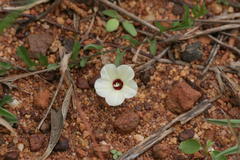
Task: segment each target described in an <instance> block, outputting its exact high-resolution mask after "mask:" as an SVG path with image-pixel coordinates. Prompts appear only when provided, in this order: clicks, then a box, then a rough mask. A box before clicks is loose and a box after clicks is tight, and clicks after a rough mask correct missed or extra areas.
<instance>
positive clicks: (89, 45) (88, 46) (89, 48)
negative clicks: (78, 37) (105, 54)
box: [83, 44, 103, 50]
mask: <svg viewBox="0 0 240 160" xmlns="http://www.w3.org/2000/svg"><path fill="white" fill-rule="evenodd" d="M93 49H96V50H100V49H103V46H101V45H97V44H88V45H86V46H85V47H84V48H83V50H93Z"/></svg>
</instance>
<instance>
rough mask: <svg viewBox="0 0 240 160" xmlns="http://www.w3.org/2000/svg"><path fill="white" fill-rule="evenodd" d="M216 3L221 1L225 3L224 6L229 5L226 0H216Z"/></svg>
mask: <svg viewBox="0 0 240 160" xmlns="http://www.w3.org/2000/svg"><path fill="white" fill-rule="evenodd" d="M217 3H222V4H224V5H226V6H228V5H229V2H228V0H217Z"/></svg>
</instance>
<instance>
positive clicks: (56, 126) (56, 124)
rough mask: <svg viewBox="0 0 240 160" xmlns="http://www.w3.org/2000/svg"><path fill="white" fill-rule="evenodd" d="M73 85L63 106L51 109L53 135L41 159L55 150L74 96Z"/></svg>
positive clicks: (43, 159)
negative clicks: (56, 109)
mask: <svg viewBox="0 0 240 160" xmlns="http://www.w3.org/2000/svg"><path fill="white" fill-rule="evenodd" d="M72 92H73V87H72V85H71V86H70V87H69V89H68V90H67V93H66V96H65V98H64V101H63V103H62V108H61V109H59V110H58V112H56V111H55V110H53V109H52V110H51V135H50V140H49V144H48V147H47V149H46V151H45V152H44V154H43V155H42V156H41V157H40V158H39V160H45V159H46V158H47V157H48V156H49V155H50V154H51V153H52V151H53V149H54V147H55V146H56V144H57V142H58V140H59V138H60V136H61V133H62V129H63V126H64V121H65V119H66V116H67V112H68V107H69V104H70V100H71V97H72Z"/></svg>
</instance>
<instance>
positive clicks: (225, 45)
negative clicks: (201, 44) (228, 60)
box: [208, 35, 240, 56]
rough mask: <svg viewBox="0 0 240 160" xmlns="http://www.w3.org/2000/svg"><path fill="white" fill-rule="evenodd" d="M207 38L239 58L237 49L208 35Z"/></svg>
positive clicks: (239, 52)
mask: <svg viewBox="0 0 240 160" xmlns="http://www.w3.org/2000/svg"><path fill="white" fill-rule="evenodd" d="M208 37H209V38H211V39H212V40H214V41H215V42H217V43H219V44H220V45H222V46H224V47H226V48H228V49H230V50H232V51H234V52H235V53H236V54H237V55H238V56H240V50H239V49H238V48H237V47H233V46H230V45H228V44H226V43H224V42H222V41H219V40H218V39H216V38H214V37H213V36H211V35H208Z"/></svg>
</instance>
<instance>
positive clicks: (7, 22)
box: [0, 11, 22, 34]
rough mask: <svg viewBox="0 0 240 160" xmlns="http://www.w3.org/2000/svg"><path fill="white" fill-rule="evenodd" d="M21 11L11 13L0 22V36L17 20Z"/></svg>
mask: <svg viewBox="0 0 240 160" xmlns="http://www.w3.org/2000/svg"><path fill="white" fill-rule="evenodd" d="M21 12H22V11H13V12H11V13H9V14H8V15H7V16H6V17H4V18H3V19H2V20H1V21H0V34H1V33H2V32H3V30H4V29H5V28H7V27H9V26H10V25H12V23H14V21H15V20H16V19H17V18H18V16H19V15H20V14H21Z"/></svg>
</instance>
